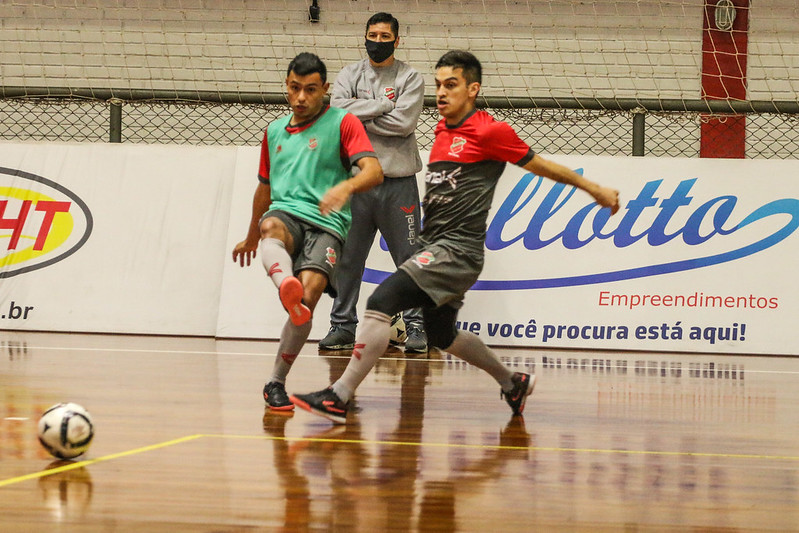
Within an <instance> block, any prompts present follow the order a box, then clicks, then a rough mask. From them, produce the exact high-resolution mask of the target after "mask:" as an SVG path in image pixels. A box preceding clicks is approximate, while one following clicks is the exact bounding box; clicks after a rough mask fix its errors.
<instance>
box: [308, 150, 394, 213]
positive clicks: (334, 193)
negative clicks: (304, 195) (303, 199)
mask: <svg viewBox="0 0 799 533" xmlns="http://www.w3.org/2000/svg"><path fill="white" fill-rule="evenodd" d="M355 164H356V165H358V168H360V169H361V171H360V172H358V174H356V175H355V176H354V177H352V178H350V179H348V180H344V181H342V182H341V183H339V184H338V185H335V186H334V187H331V188H330V189H328V191H327V192H326V193H325V195H324V196H323V197H322V201H321V202H319V212H320V213H322V214H323V215H329V214H330V213H332V212H334V211H339V210H340V209H341V208H342V207H344V204H346V203H347V201H348V200H349V199H350V196H352V195H353V194H355V193H359V192H364V191H368V190H369V189H371V188H372V187H374V186H376V185H380V184H381V183H383V168H382V167H381V166H380V163H379V162H378V160H377V158H376V157H362V158H360V159H358V161H356V163H355Z"/></svg>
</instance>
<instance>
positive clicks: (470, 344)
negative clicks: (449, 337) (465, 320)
mask: <svg viewBox="0 0 799 533" xmlns="http://www.w3.org/2000/svg"><path fill="white" fill-rule="evenodd" d="M444 351H445V352H449V353H451V354H452V355H454V356H456V357H459V358H461V359H463V360H464V361H466V362H467V363H469V364H472V365H474V366H476V367H477V368H480V369H482V370H485V371H486V372H488V373H489V374H491V377H493V378H494V379H495V380H497V383H499V385H500V387H502V390H504V391H505V392H510V391H511V390H513V381H512V380H511V378H512V377H513V372H512V371H511V370H510V369H508V368H507V367H506V366H505V365H503V364H502V361H500V360H499V357H497V354H495V353H494V352H493V351H492V350H491V348H489V347H488V346H486V345H485V343H484V342H483V341H481V340H480V337H478V336H477V335H475V334H474V333H470V332H468V331H458V335H457V336H456V337H455V340H454V341H452V344H450V345H449V347H448V348H446V349H445V350H444Z"/></svg>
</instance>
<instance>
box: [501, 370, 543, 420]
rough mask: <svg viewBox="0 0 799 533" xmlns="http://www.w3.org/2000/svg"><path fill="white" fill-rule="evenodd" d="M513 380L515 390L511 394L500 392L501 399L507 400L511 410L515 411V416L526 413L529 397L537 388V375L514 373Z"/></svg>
mask: <svg viewBox="0 0 799 533" xmlns="http://www.w3.org/2000/svg"><path fill="white" fill-rule="evenodd" d="M511 379H512V380H513V390H511V391H510V392H505V391H500V397H502V398H505V401H506V402H508V405H510V408H511V409H513V414H514V415H520V414H522V412H524V404H525V402H526V401H527V397H528V396H530V394H532V393H533V389H534V388H535V375H530V374H524V373H522V372H514V373H513V377H512V378H511Z"/></svg>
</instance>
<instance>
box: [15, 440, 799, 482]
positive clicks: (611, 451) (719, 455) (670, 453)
mask: <svg viewBox="0 0 799 533" xmlns="http://www.w3.org/2000/svg"><path fill="white" fill-rule="evenodd" d="M205 437H207V438H215V439H242V440H281V441H287V442H322V443H333V444H362V445H381V446H415V447H426V448H459V449H479V450H529V451H532V452H558V453H564V452H571V453H605V454H631V455H665V456H672V457H675V456H676V457H712V458H718V459H758V460H770V461H777V460H781V461H799V456H792V455H765V454H745V453H711V452H675V451H657V450H616V449H604V448H561V447H547V446H502V445H487V444H453V443H446V442H406V441H388V440H363V439H327V438H314V437H272V436H269V435H222V434H197V435H189V436H186V437H181V438H178V439H173V440H169V441H165V442H160V443H158V444H151V445H150V446H143V447H141V448H136V449H133V450H128V451H124V452H119V453H113V454H110V455H104V456H102V457H98V458H96V459H88V460H86V461H78V462H74V463H69V464H65V465H62V466H58V467H56V468H50V469H48V470H41V471H39V472H34V473H32V474H26V475H23V476H17V477H13V478H9V479H4V480H0V487H5V486H7V485H13V484H14V483H20V482H22V481H28V480H31V479H37V478H42V477H46V476H52V475H54V474H58V473H61V472H67V471H69V470H75V469H76V468H82V467H85V466H89V465H93V464H96V463H101V462H104V461H111V460H113V459H120V458H122V457H128V456H131V455H136V454H139V453H144V452H150V451H153V450H158V449H161V448H166V447H168V446H174V445H176V444H182V443H184V442H189V441H192V440H197V439H200V438H205Z"/></svg>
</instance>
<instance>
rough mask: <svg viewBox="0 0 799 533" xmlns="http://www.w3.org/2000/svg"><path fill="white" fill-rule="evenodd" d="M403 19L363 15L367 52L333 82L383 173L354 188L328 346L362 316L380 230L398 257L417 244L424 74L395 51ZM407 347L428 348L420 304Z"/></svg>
mask: <svg viewBox="0 0 799 533" xmlns="http://www.w3.org/2000/svg"><path fill="white" fill-rule="evenodd" d="M398 33H399V22H398V21H397V19H396V18H395V17H393V16H392V15H391V14H389V13H377V14H375V15H373V16H372V17H371V18H370V19H369V20H368V22H367V23H366V42H365V46H366V53H367V55H368V56H369V57H368V58H366V59H362V60H361V61H358V62H357V63H354V64H352V65H348V66H346V67H344V68H343V69H342V70H341V72H339V74H338V76H336V81H335V84H334V86H333V92H332V95H331V99H330V104H331V105H332V106H334V107H341V108H344V109H346V110H347V111H349V112H350V113H352V114H353V115H355V116H356V117H358V118H359V119H360V120H361V122H363V125H364V127H365V128H366V133H367V135H368V136H369V140H370V141H371V142H372V146H373V147H374V149H375V152H376V153H377V156H378V159H379V161H380V164H381V166H382V167H383V173H384V175H385V179H384V180H383V183H382V184H381V185H379V186H377V187H375V188H374V189H372V190H371V191H369V192H368V193H365V194H359V195H355V196H353V198H352V200H351V203H350V207H351V210H352V227H351V229H350V232H349V235H348V236H347V240H346V242H345V244H344V248H343V250H342V252H341V256H340V257H339V263H338V264H337V265H336V268H337V275H338V297H337V298H336V299H335V300H334V302H333V308H332V310H331V313H330V331H329V333H328V334H327V336H326V337H325V338H324V339H322V340H321V341H320V342H319V347H320V348H321V349H325V350H351V349H352V348H353V344H354V341H355V327H356V325H357V322H358V318H357V315H356V309H355V308H356V304H357V303H358V296H359V291H360V285H361V277H362V276H363V271H364V265H365V264H366V258H367V256H368V255H369V250H370V249H371V247H372V243H373V242H374V238H375V234H376V232H377V230H380V233H381V235H382V236H383V237H384V238H385V240H386V244H387V245H388V250H389V253H390V254H391V257H392V259H393V260H394V263H395V264H396V265H400V264H402V263H403V262H404V261H405V260H406V259H408V258H409V257H410V256H411V255H413V253H414V252H415V251H416V250H417V247H418V243H417V237H418V235H419V231H420V222H421V212H420V207H419V190H418V187H417V185H416V173H417V172H419V171H420V170H421V169H422V161H421V158H420V157H419V150H418V148H417V145H416V135H415V133H414V132H415V130H416V123H417V122H418V120H419V115H420V114H421V112H422V105H423V100H424V80H423V79H422V76H421V75H420V74H419V73H418V72H417V71H416V70H414V69H412V68H411V67H409V66H408V65H407V64H405V63H403V62H402V61H400V60H398V59H396V58H395V57H394V50H395V48H396V47H397V45H399V42H400V39H399V35H398ZM403 318H404V321H405V328H406V332H407V334H408V338H407V340H406V341H405V352H406V353H426V352H427V336H426V335H425V332H424V326H423V323H422V315H421V312H420V310H418V309H413V310H410V311H406V312H405V313H404V315H403Z"/></svg>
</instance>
